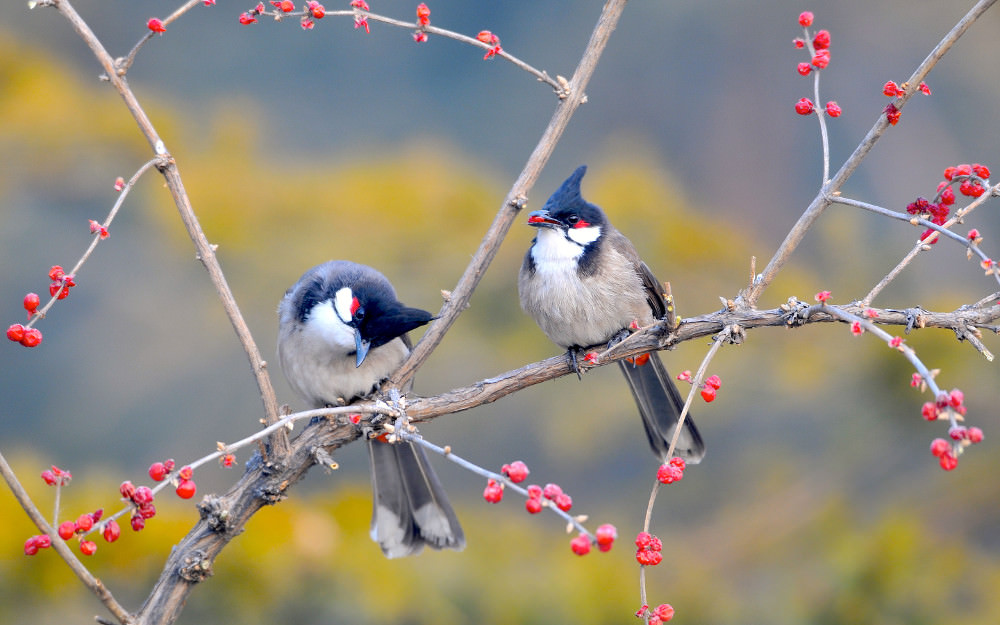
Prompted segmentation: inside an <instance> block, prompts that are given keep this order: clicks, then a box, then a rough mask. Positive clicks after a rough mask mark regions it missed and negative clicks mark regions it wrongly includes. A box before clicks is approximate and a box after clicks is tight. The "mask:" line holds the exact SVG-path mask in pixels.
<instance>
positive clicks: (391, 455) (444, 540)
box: [368, 440, 465, 558]
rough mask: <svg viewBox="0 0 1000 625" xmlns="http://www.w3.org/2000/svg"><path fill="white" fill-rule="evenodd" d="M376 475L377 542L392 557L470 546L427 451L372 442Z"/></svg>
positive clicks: (374, 517) (374, 524)
mask: <svg viewBox="0 0 1000 625" xmlns="http://www.w3.org/2000/svg"><path fill="white" fill-rule="evenodd" d="M368 449H369V458H370V459H371V470H372V495H373V504H374V505H373V510H372V528H371V536H372V540H374V541H375V542H377V543H378V544H379V546H380V547H382V553H384V554H385V555H386V557H388V558H399V557H402V556H408V555H412V554H415V553H419V552H420V550H421V549H423V547H424V544H427V545H430V546H431V548H433V549H444V548H448V549H458V550H461V549H462V548H464V547H465V534H464V533H463V532H462V526H461V525H459V523H458V517H456V516H455V511H454V510H452V507H451V504H450V503H448V497H447V495H445V492H444V488H442V486H441V482H439V481H438V478H437V475H436V474H435V473H434V469H433V468H431V465H430V463H429V462H428V460H427V455H426V453H425V452H424V450H423V448H421V447H418V446H417V445H415V444H413V443H406V442H403V443H396V444H391V445H390V444H388V443H383V442H380V441H377V440H370V441H369V442H368Z"/></svg>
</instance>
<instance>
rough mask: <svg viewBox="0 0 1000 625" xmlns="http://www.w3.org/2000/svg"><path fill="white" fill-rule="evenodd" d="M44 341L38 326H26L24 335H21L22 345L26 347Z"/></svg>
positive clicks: (37, 344)
mask: <svg viewBox="0 0 1000 625" xmlns="http://www.w3.org/2000/svg"><path fill="white" fill-rule="evenodd" d="M41 342H42V331H41V330H39V329H38V328H26V329H25V330H24V336H22V337H21V345H24V346H25V347H38V346H39V345H40V344H41Z"/></svg>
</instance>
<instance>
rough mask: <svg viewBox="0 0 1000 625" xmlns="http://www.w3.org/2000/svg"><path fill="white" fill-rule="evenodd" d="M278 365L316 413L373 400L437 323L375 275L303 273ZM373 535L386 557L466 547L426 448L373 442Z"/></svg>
mask: <svg viewBox="0 0 1000 625" xmlns="http://www.w3.org/2000/svg"><path fill="white" fill-rule="evenodd" d="M278 318H279V324H280V326H279V333H278V361H279V363H280V364H281V370H282V371H283V372H284V374H285V377H286V378H287V379H288V383H289V384H290V385H291V387H292V388H293V389H294V390H295V392H297V393H298V394H299V395H301V396H302V398H303V399H304V400H305V401H306V402H307V403H309V404H310V405H311V406H312V407H314V408H323V407H326V406H337V405H341V404H344V403H349V402H351V401H354V400H355V399H359V398H362V397H366V396H368V395H371V394H372V393H373V392H374V391H375V390H376V389H377V388H378V386H379V384H381V383H382V382H384V381H385V380H386V379H388V377H389V376H390V375H391V374H392V373H393V372H394V371H395V370H396V369H397V368H398V367H399V366H400V365H401V364H402V363H403V361H404V360H405V359H406V357H407V355H408V354H409V353H410V341H409V338H408V337H407V334H406V333H407V332H409V331H410V330H412V329H414V328H417V327H419V326H422V325H424V324H425V323H427V322H428V321H430V320H431V319H432V318H433V315H431V313H429V312H427V311H424V310H420V309H419V308H409V307H407V306H404V305H403V304H402V303H401V302H400V301H399V300H398V299H397V298H396V292H395V290H394V289H393V288H392V284H390V282H389V280H387V279H386V277H385V276H383V275H382V274H381V273H379V272H378V271H376V270H374V269H372V268H371V267H367V266H365V265H359V264H357V263H352V262H349V261H344V260H334V261H330V262H327V263H324V264H322V265H318V266H316V267H313V268H312V269H310V270H309V271H307V272H306V273H305V274H303V276H302V277H301V278H299V281H298V282H296V283H295V285H294V286H292V288H290V289H288V291H287V292H286V293H285V296H284V298H283V299H282V300H281V304H280V305H279V306H278ZM368 448H369V457H370V459H371V473H372V492H373V497H374V502H373V503H374V505H373V512H372V527H371V536H372V539H373V540H374V541H376V542H377V543H378V544H379V545H380V546H381V547H382V552H383V553H385V555H386V556H387V557H390V558H396V557H400V556H407V555H411V554H414V553H418V552H419V551H420V550H421V549H422V548H423V546H424V544H427V545H430V546H431V547H433V548H435V549H442V548H449V549H462V548H463V547H464V546H465V535H464V533H463V532H462V527H461V526H460V525H459V523H458V518H457V517H456V516H455V512H454V510H452V507H451V504H450V503H449V502H448V497H447V496H446V495H445V492H444V489H443V488H442V487H441V483H440V482H439V481H438V478H437V475H436V474H435V473H434V470H433V469H432V468H431V466H430V463H429V462H428V460H427V455H426V453H425V452H424V450H423V448H421V447H419V446H417V445H415V444H413V443H411V442H399V443H394V444H389V443H385V442H381V441H378V440H377V439H370V440H369V441H368Z"/></svg>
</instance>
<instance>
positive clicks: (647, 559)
mask: <svg viewBox="0 0 1000 625" xmlns="http://www.w3.org/2000/svg"><path fill="white" fill-rule="evenodd" d="M635 559H636V561H637V562H638V563H639V564H642V565H643V566H656V565H657V564H659V563H660V562H663V554H662V553H660V552H659V551H647V550H642V549H640V550H639V551H636V552H635Z"/></svg>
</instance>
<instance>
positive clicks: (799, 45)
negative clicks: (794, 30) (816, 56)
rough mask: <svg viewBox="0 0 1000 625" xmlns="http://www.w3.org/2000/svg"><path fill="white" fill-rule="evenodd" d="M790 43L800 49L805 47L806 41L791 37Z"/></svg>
mask: <svg viewBox="0 0 1000 625" xmlns="http://www.w3.org/2000/svg"><path fill="white" fill-rule="evenodd" d="M792 43H793V44H795V47H796V48H798V49H800V50H801V49H802V48H804V47H806V42H805V41H803V40H802V39H793V40H792Z"/></svg>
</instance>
